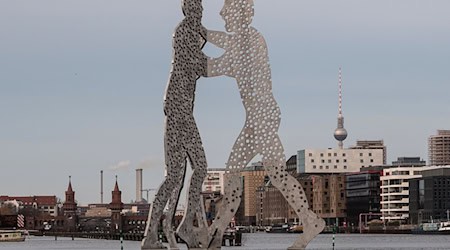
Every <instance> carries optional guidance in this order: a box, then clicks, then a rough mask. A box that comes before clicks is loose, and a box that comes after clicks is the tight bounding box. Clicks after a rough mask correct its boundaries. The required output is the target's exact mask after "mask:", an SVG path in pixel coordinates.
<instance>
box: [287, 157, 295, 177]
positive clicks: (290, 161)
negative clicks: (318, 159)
mask: <svg viewBox="0 0 450 250" xmlns="http://www.w3.org/2000/svg"><path fill="white" fill-rule="evenodd" d="M286 171H287V172H288V173H289V174H290V175H295V174H296V173H297V155H292V156H291V157H289V159H288V160H287V161H286Z"/></svg>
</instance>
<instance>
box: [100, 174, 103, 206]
mask: <svg viewBox="0 0 450 250" xmlns="http://www.w3.org/2000/svg"><path fill="white" fill-rule="evenodd" d="M100 204H103V170H100Z"/></svg>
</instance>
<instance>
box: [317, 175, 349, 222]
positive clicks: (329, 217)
mask: <svg viewBox="0 0 450 250" xmlns="http://www.w3.org/2000/svg"><path fill="white" fill-rule="evenodd" d="M312 183H313V204H312V208H313V211H314V212H315V213H316V214H317V215H318V216H319V217H321V218H323V219H325V221H326V222H327V224H328V225H341V224H342V222H344V221H345V218H346V212H347V211H346V198H345V174H328V175H314V176H312Z"/></svg>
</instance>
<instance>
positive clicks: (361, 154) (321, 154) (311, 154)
mask: <svg viewBox="0 0 450 250" xmlns="http://www.w3.org/2000/svg"><path fill="white" fill-rule="evenodd" d="M367 155H368V156H372V153H368V154H367ZM309 156H310V157H312V156H313V153H309ZM323 156H324V154H323V153H320V157H323ZM333 156H338V154H337V153H333ZM345 156H347V155H346V154H345V153H342V157H345ZM359 156H364V153H359ZM328 157H331V153H328Z"/></svg>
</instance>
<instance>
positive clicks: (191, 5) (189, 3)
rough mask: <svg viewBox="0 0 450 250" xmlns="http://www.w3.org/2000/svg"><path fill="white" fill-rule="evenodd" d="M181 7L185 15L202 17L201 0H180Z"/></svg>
mask: <svg viewBox="0 0 450 250" xmlns="http://www.w3.org/2000/svg"><path fill="white" fill-rule="evenodd" d="M181 8H182V10H183V14H184V15H185V16H186V17H194V18H198V19H201V18H202V14H203V6H202V0H182V3H181Z"/></svg>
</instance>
